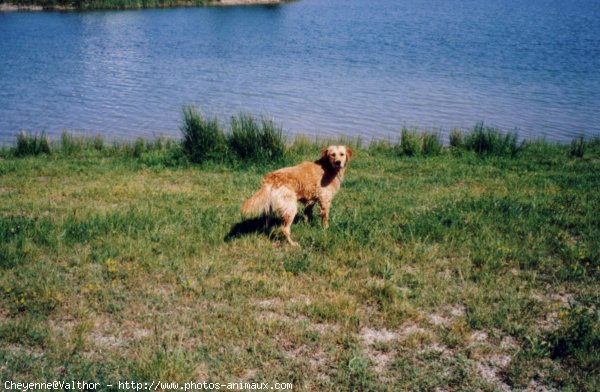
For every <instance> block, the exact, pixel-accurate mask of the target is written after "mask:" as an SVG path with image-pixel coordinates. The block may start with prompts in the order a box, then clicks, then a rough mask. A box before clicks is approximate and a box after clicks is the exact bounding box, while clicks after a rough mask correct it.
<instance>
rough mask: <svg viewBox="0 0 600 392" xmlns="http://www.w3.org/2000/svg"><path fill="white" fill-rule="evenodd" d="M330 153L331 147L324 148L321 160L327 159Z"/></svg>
mask: <svg viewBox="0 0 600 392" xmlns="http://www.w3.org/2000/svg"><path fill="white" fill-rule="evenodd" d="M328 151H329V147H323V149H321V159H327V152H328Z"/></svg>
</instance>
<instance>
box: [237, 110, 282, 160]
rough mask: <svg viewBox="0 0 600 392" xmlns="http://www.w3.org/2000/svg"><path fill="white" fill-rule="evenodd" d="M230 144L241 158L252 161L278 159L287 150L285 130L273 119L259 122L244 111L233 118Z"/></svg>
mask: <svg viewBox="0 0 600 392" xmlns="http://www.w3.org/2000/svg"><path fill="white" fill-rule="evenodd" d="M228 144H229V147H230V148H231V150H232V151H233V152H234V154H235V155H236V156H237V157H238V158H239V159H241V160H242V161H250V162H270V161H278V160H281V159H282V158H283V156H284V154H285V150H286V148H285V141H284V137H283V131H282V129H281V128H279V127H277V126H276V125H275V123H274V122H273V121H272V120H267V119H264V118H262V119H261V120H260V123H258V122H257V121H256V120H255V119H254V118H253V117H252V116H250V115H248V114H244V113H242V114H240V115H238V116H237V117H232V118H231V134H230V135H229V137H228Z"/></svg>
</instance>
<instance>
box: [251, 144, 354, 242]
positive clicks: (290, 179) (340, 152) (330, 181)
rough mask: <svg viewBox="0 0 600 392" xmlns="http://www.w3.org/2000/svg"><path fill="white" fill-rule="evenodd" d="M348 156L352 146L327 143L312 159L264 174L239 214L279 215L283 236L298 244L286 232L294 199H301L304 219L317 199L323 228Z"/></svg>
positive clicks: (342, 176) (290, 221) (289, 227)
mask: <svg viewBox="0 0 600 392" xmlns="http://www.w3.org/2000/svg"><path fill="white" fill-rule="evenodd" d="M351 157H352V150H350V148H348V147H347V146H329V147H326V148H323V150H322V151H321V158H319V159H318V160H316V161H315V162H302V163H301V164H299V165H297V166H293V167H286V168H283V169H279V170H276V171H274V172H271V173H269V174H267V175H266V176H265V177H264V178H263V180H262V183H261V186H260V189H259V190H258V192H256V193H255V194H254V195H253V196H252V197H251V198H250V199H248V200H246V202H244V205H243V206H242V216H251V215H267V216H268V215H270V214H271V213H275V214H277V215H279V216H280V217H281V218H282V219H283V224H282V226H281V231H282V232H283V234H284V235H285V239H286V240H287V242H288V243H289V244H290V245H292V246H298V243H297V242H295V241H293V240H292V237H291V236H290V229H291V226H292V223H293V222H294V217H295V216H296V213H297V212H298V201H301V202H302V203H304V214H305V219H307V218H308V217H311V216H312V209H313V207H314V205H315V203H316V202H319V206H320V215H321V220H322V222H323V227H325V228H327V227H328V226H329V207H330V205H331V201H332V200H333V196H335V194H336V193H337V191H338V190H339V189H340V186H341V184H342V180H343V179H344V172H345V171H346V166H347V165H348V161H350V158H351Z"/></svg>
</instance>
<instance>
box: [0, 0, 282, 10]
mask: <svg viewBox="0 0 600 392" xmlns="http://www.w3.org/2000/svg"><path fill="white" fill-rule="evenodd" d="M291 1H292V0H164V1H161V0H149V1H136V0H120V1H119V0H116V1H111V0H101V1H90V2H80V3H79V6H76V5H74V2H64V3H62V4H61V3H54V4H50V3H45V2H44V1H42V2H39V3H36V2H31V3H30V4H23V3H21V4H15V3H0V12H16V11H31V12H34V11H75V10H92V9H136V8H171V7H202V6H207V7H227V6H237V5H248V6H250V5H278V4H284V3H289V2H291Z"/></svg>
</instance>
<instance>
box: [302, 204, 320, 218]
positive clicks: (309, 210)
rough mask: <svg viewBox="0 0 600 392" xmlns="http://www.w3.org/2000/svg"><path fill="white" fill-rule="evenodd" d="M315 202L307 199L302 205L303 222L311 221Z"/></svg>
mask: <svg viewBox="0 0 600 392" xmlns="http://www.w3.org/2000/svg"><path fill="white" fill-rule="evenodd" d="M316 203H317V201H316V200H309V201H307V202H306V204H305V205H304V221H305V222H308V221H312V219H313V209H314V207H315V204H316Z"/></svg>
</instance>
